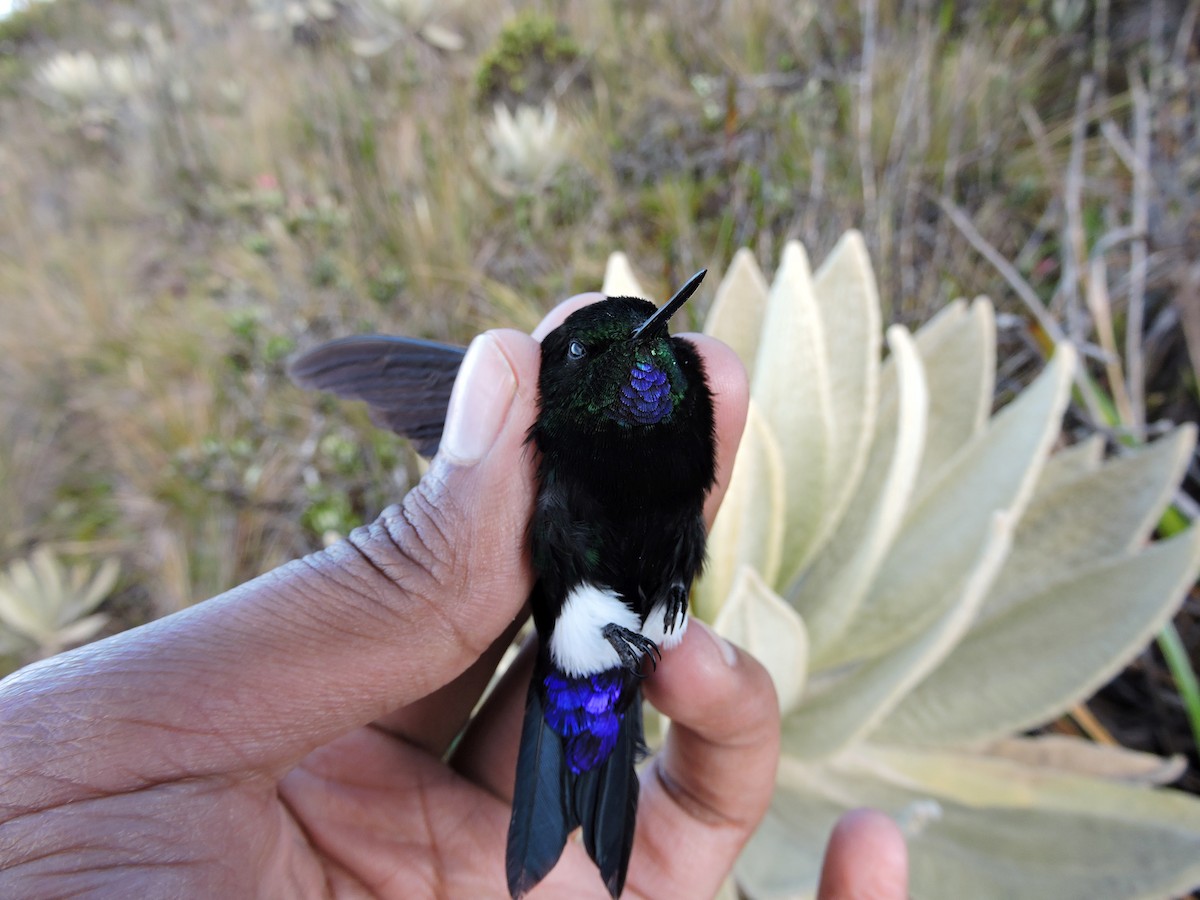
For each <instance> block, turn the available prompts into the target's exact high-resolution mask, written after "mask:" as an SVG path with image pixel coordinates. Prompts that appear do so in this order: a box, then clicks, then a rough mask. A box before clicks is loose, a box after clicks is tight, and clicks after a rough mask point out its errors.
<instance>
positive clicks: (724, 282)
mask: <svg viewBox="0 0 1200 900" xmlns="http://www.w3.org/2000/svg"><path fill="white" fill-rule="evenodd" d="M766 308H767V280H766V279H765V278H764V277H763V274H762V270H761V269H759V267H758V263H757V262H755V260H754V254H753V253H751V252H750V251H749V250H747V249H746V248H745V247H743V248H742V249H741V250H739V251H738V252H737V253H735V254H734V255H733V260H732V261H731V262H730V263H729V270H728V271H727V272H726V273H725V277H724V278H722V279H721V283H720V284H719V285H718V286H717V293H716V296H715V297H714V298H713V302H712V306H711V307H709V310H708V318H707V319H705V322H704V333H705V334H708V335H712V336H713V337H715V338H717V339H718V340H721V341H724V342H725V343H726V344H728V345H729V346H730V347H732V348H733V349H734V350H735V351H736V352H737V355H738V356H740V357H741V359H742V363H743V364H744V365H745V366H746V371H747V373H748V374H750V375H753V374H754V359H755V357H756V356H757V355H758V341H759V336H760V335H761V334H762V325H763V316H764V314H765V313H766Z"/></svg>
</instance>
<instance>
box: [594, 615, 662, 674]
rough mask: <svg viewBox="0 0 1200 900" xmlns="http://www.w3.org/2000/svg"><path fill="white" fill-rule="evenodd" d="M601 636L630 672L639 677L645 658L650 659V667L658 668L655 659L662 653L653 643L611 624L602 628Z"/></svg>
mask: <svg viewBox="0 0 1200 900" xmlns="http://www.w3.org/2000/svg"><path fill="white" fill-rule="evenodd" d="M603 634H604V639H605V640H606V641H608V642H609V643H610V644H611V645H612V648H613V649H614V650H616V651H617V656H619V657H620V658H621V665H622V666H624V667H625V668H626V669H628V670H629V671H630V672H632V673H634V674H635V675H637V676H639V677H641V674H642V660H643V659H646V658H647V657H649V659H650V665H651V666H653V667H654V668H655V669H657V668H658V662H657V659H656V657H661V656H662V653H661V652H660V651H659V649H658V644H656V643H654V641H652V640H650V639H649V638H647V637H644V636H642V635H640V634H638V633H637V632H636V631H630V630H629V629H628V628H622V627H621V626H620V625H616V624H614V623H612V622H610V623H609V624H607V625H605V626H604V631H603Z"/></svg>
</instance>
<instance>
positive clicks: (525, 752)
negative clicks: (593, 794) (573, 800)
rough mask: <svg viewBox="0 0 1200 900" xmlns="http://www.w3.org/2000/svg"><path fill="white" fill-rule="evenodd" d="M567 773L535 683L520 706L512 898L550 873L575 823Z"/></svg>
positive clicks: (512, 825)
mask: <svg viewBox="0 0 1200 900" xmlns="http://www.w3.org/2000/svg"><path fill="white" fill-rule="evenodd" d="M567 775H568V772H567V765H566V759H565V757H564V755H563V743H562V738H560V737H559V736H558V735H557V734H555V733H554V732H553V731H552V730H551V728H550V726H549V725H547V724H546V717H545V715H544V714H543V708H542V700H541V697H540V695H539V693H538V691H537V688H536V681H535V684H534V685H533V686H531V687H530V690H529V699H528V700H527V701H526V704H525V724H524V726H523V727H522V729H521V749H520V750H519V751H518V755H517V782H516V786H515V788H514V792H513V814H512V821H511V822H510V823H509V826H508V858H507V860H506V865H507V869H508V892H509V894H511V895H512V896H513V897H514V898H518V897H521V896H522V895H524V894H525V892H526V891H529V890H531V889H532V888H533V887H534V885H536V884H537V883H538V882H539V881H541V880H542V879H543V878H545V877H546V875H547V874H549V872H550V870H551V869H553V868H554V864H555V863H556V862H558V858H559V857H560V856H562V852H563V847H565V846H566V844H567V836H568V835H569V834H570V833H571V832H572V831H573V830H574V829H575V827H576V826H577V825H578V824H579V822H578V820H576V818H575V817H574V811H573V810H572V809H571V808H570V805H569V804H568V803H567V797H568V796H569V795H568V792H567V782H566V779H567Z"/></svg>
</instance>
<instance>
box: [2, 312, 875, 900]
mask: <svg viewBox="0 0 1200 900" xmlns="http://www.w3.org/2000/svg"><path fill="white" fill-rule="evenodd" d="M592 299H596V298H595V297H594V296H593V297H590V298H588V297H585V298H577V299H576V300H574V301H569V302H568V303H567V304H563V305H562V306H560V307H559V309H558V310H556V311H555V313H553V314H552V317H551V319H549V320H548V322H546V323H543V326H542V327H541V328H539V330H538V331H537V332H535V335H537V334H544V333H545V332H546V331H548V330H549V328H551V327H553V325H554V324H557V322H558V321H561V319H562V318H563V317H565V315H566V314H567V313H568V312H569V311H570V310H571V309H572V308H575V307H577V306H578V305H579V304H580V303H582V302H588V300H592ZM696 343H697V345H698V346H699V347H700V349H701V351H702V353H703V354H704V356H705V362H706V366H707V370H708V373H709V377H710V380H711V382H712V387H713V390H714V394H715V397H716V412H717V431H718V454H719V462H720V470H721V473H722V475H721V478H720V481H719V484H718V487H717V489H716V490H715V491H714V492H713V496H712V497H711V498H710V502H709V509H708V511H709V514H710V518H711V514H712V512H714V511H715V508H716V504H717V503H718V502H719V497H720V494H721V493H722V492H723V489H724V485H725V484H726V483H727V481H728V475H729V471H730V466H731V463H732V458H733V454H734V452H735V450H736V445H737V438H738V435H739V434H740V431H741V427H742V424H743V422H744V417H745V407H746V385H745V376H744V374H743V373H742V370H741V367H740V364H739V363H738V362H737V361H736V359H735V358H734V357H733V355H732V353H731V352H730V351H728V350H727V349H726V348H724V347H722V346H721V345H719V344H717V343H716V342H713V341H710V340H707V339H704V338H700V337H697V338H696ZM537 368H538V347H537V343H536V342H535V341H534V340H532V339H530V338H529V337H528V336H525V335H521V334H518V333H516V332H512V331H497V332H492V333H490V334H489V335H488V336H487V337H484V338H482V339H481V340H480V342H479V343H477V344H476V345H475V347H474V348H473V351H472V354H471V355H469V356H468V359H467V360H466V361H465V363H464V367H463V373H462V375H461V377H460V379H459V381H460V383H459V385H458V386H456V390H455V397H454V399H453V400H452V402H451V409H450V412H449V415H448V418H447V428H446V432H445V435H444V437H443V443H442V449H441V451H440V453H439V456H438V458H437V459H435V460H434V463H433V465H432V466H431V468H430V471H429V473H428V474H427V475H426V477H425V478H423V479H422V481H421V483H420V484H419V485H418V486H417V487H416V488H414V489H413V491H412V492H411V493H410V494H409V495H408V496H407V497H406V498H405V500H404V502H403V503H402V504H401V505H400V506H397V507H392V508H389V509H388V510H385V511H384V513H383V514H382V515H381V516H380V518H379V519H378V520H377V521H376V522H374V523H373V524H371V525H369V526H366V527H364V528H361V529H358V530H356V531H355V532H354V533H352V534H351V535H350V536H349V538H348V539H347V540H345V541H342V542H340V543H338V544H336V545H334V546H333V547H331V548H329V549H327V550H325V551H322V552H320V553H315V554H313V555H311V556H308V557H306V558H304V559H302V560H298V561H295V562H292V563H290V564H288V565H285V566H283V567H281V568H279V569H277V570H275V571H273V572H270V573H267V574H266V575H263V576H261V577H260V578H257V579H255V580H254V581H251V582H249V583H247V584H245V585H242V586H240V587H238V588H235V589H234V590H232V591H230V592H228V593H226V594H224V595H222V596H220V597H218V598H214V599H213V600H210V601H208V602H205V603H202V604H199V605H197V606H194V607H192V608H191V609H188V610H185V611H184V612H181V613H178V614H176V615H174V616H170V617H167V618H165V619H162V620H159V621H157V622H154V623H151V624H150V625H147V626H144V627H142V628H138V629H134V630H132V631H129V632H125V633H124V634H121V635H117V636H115V637H112V638H109V639H107V640H105V641H101V642H98V643H96V644H92V645H89V646H87V647H83V648H80V649H78V650H75V651H73V652H71V653H66V654H62V655H60V656H57V657H53V658H51V659H48V660H44V661H42V662H41V663H38V664H36V665H34V666H31V667H29V668H27V669H24V670H22V671H21V672H18V673H16V674H14V675H13V676H11V677H10V678H8V679H6V680H5V681H4V682H0V895H3V896H20V897H34V896H50V895H54V896H57V895H65V894H84V893H103V894H111V895H119V896H137V895H142V896H148V897H157V896H168V895H169V896H197V895H205V896H208V895H213V896H215V895H220V894H225V895H228V896H235V897H241V896H287V897H301V896H309V895H314V896H316V895H328V894H334V895H344V896H367V895H370V896H379V897H391V896H396V897H405V898H408V897H414V896H422V895H430V896H432V895H445V896H453V897H458V896H472V897H475V896H478V897H485V896H504V885H505V878H504V844H505V839H506V835H507V825H508V815H509V805H510V804H509V801H510V797H511V791H512V778H513V771H514V767H515V758H516V752H517V743H518V731H519V728H520V719H521V707H522V704H523V697H524V690H525V686H524V681H523V679H525V680H527V677H528V668H527V666H525V665H524V663H522V662H521V661H518V663H517V664H516V665H514V666H513V668H512V669H511V670H510V672H509V674H508V675H507V677H506V678H505V679H504V680H503V681H502V683H501V684H500V686H499V687H498V688H497V690H496V691H495V692H494V694H493V695H492V697H491V698H490V699H489V701H488V703H487V704H486V705H485V706H484V708H483V709H482V710H481V711H480V713H479V715H478V716H477V717H476V718H475V719H474V720H473V721H472V723H471V725H470V726H469V727H468V728H467V730H466V732H465V734H464V735H463V737H462V739H461V741H459V742H458V744H457V745H456V746H455V749H454V751H453V752H452V753H450V754H449V757H448V759H444V757H446V754H447V750H448V749H449V748H450V745H451V743H452V742H453V741H454V739H455V737H456V736H457V735H458V734H459V732H460V731H462V729H463V727H464V725H466V724H467V722H468V719H469V718H470V714H471V711H472V709H473V707H474V706H475V704H476V701H477V699H478V697H479V696H480V694H481V692H482V690H483V688H484V686H485V685H486V683H487V681H488V679H489V677H490V674H491V672H492V670H493V669H494V668H495V666H496V663H497V661H498V660H499V658H500V655H501V654H502V653H503V650H504V648H505V647H506V646H507V645H508V644H509V642H510V641H511V640H512V637H513V635H514V633H515V631H516V629H517V627H518V625H519V622H520V619H521V618H522V615H521V610H522V608H523V605H524V602H525V598H526V596H527V595H528V592H529V589H530V587H531V575H530V571H529V566H528V562H527V559H526V553H525V527H526V523H527V522H528V519H529V515H530V511H531V507H532V502H533V497H534V491H535V488H534V480H533V467H532V460H531V459H530V455H529V453H528V452H527V450H526V447H525V443H524V441H525V434H526V431H527V429H528V426H529V424H530V422H531V421H532V419H533V417H534V415H535V405H536V384H537ZM645 687H646V696H647V697H648V699H650V700H651V701H652V702H653V703H654V704H655V705H656V706H658V707H659V709H661V710H662V711H663V712H664V713H666V714H667V715H669V716H670V717H671V718H672V719H673V720H674V726H673V727H672V729H671V732H670V736H669V738H668V740H667V743H666V746H665V747H664V749H663V752H662V753H661V754H659V756H658V757H656V759H655V761H654V762H653V764H652V765H651V766H650V767H648V769H647V772H646V774H645V776H644V782H643V792H642V801H641V806H640V812H639V821H638V831H637V838H636V844H635V848H634V852H633V859H632V862H631V866H630V872H629V880H628V883H627V893H628V894H629V895H631V896H637V895H644V896H651V897H663V896H684V897H700V896H706V895H711V894H712V893H713V892H714V891H715V890H716V888H717V886H718V885H719V884H720V883H721V881H722V879H723V878H724V877H725V875H726V874H727V872H728V870H729V869H730V867H731V866H732V863H733V860H734V859H735V858H736V855H737V853H738V851H739V850H740V849H741V846H742V845H743V843H744V842H745V840H746V839H747V838H748V837H749V835H750V833H751V832H752V831H753V828H754V827H755V825H756V824H757V822H758V821H759V819H760V818H761V816H762V814H763V812H764V810H765V808H766V804H767V802H768V800H769V797H770V793H771V788H772V785H773V781H774V771H775V764H776V760H777V754H778V729H779V723H778V715H777V712H776V705H775V699H774V693H773V690H772V688H771V684H770V679H769V678H768V676H767V675H766V673H765V671H764V670H763V669H762V667H761V666H759V665H758V664H757V663H756V662H755V661H753V660H752V659H751V658H750V657H748V656H747V655H745V654H744V653H741V652H740V651H737V650H735V649H734V648H732V647H730V646H729V645H728V644H726V643H725V642H723V641H721V640H720V639H718V638H716V637H715V636H714V635H712V633H711V632H709V631H708V630H707V629H704V628H693V629H689V632H688V634H687V637H686V639H685V640H684V641H683V643H681V644H680V645H679V646H678V647H677V648H675V649H674V650H672V651H669V652H668V653H667V654H666V660H665V664H664V665H661V666H660V667H659V669H658V672H657V673H656V674H654V675H653V676H651V677H650V678H648V679H647V682H646V686H645ZM538 891H539V892H540V894H535V895H534V896H538V895H541V896H554V895H557V894H568V893H569V894H570V895H571V896H586V895H588V894H589V893H595V895H596V896H606V895H605V894H604V890H603V887H602V885H601V884H600V881H599V879H598V878H597V877H596V874H595V872H594V870H593V869H592V868H591V864H590V862H589V861H588V860H587V858H586V855H585V854H584V853H583V852H582V850H581V849H580V848H578V847H575V846H571V847H568V850H567V852H566V853H565V854H564V856H563V860H562V861H561V862H560V864H559V866H558V867H557V868H556V869H555V871H554V872H553V873H552V874H551V876H550V877H549V878H547V879H546V881H545V882H544V883H543V884H542V885H540V886H539V888H538ZM830 896H831V897H832V896H854V895H851V894H843V895H830Z"/></svg>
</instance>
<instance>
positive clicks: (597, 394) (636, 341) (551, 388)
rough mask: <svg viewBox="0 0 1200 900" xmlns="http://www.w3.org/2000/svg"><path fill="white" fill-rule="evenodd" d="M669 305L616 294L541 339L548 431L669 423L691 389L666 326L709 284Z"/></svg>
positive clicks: (690, 286)
mask: <svg viewBox="0 0 1200 900" xmlns="http://www.w3.org/2000/svg"><path fill="white" fill-rule="evenodd" d="M705 274H706V270H701V271H700V272H697V273H696V274H695V275H693V276H692V278H691V279H690V280H689V281H688V283H687V284H686V285H684V286H683V287H682V288H680V290H679V291H678V293H676V294H675V296H674V297H672V298H671V299H670V300H669V301H668V302H667V303H665V304H664V305H663V306H661V307H658V308H655V306H654V304H652V303H650V302H649V301H647V300H641V299H638V298H636V297H609V298H608V299H606V300H602V301H600V302H599V303H593V304H591V305H590V306H585V307H584V308H583V309H580V310H577V311H576V312H574V313H572V314H571V315H570V316H569V317H568V318H567V320H566V321H565V322H564V323H563V324H562V325H560V326H559V327H558V328H556V329H555V330H554V331H552V332H551V333H550V334H549V335H547V336H546V339H545V340H544V341H543V342H542V367H541V374H540V378H539V382H538V385H539V390H540V392H541V407H542V412H541V417H540V423H541V426H540V427H542V428H544V429H546V430H548V431H551V432H558V433H562V432H576V433H578V432H583V433H589V432H599V431H605V430H612V429H614V428H615V429H632V430H638V429H644V428H654V427H657V426H663V425H669V424H670V423H671V422H672V421H673V419H674V417H675V415H676V411H677V410H678V408H679V407H680V405H681V403H682V402H683V399H684V395H685V394H686V392H687V390H688V386H689V385H688V378H687V376H686V374H685V372H684V368H683V367H682V366H681V365H680V361H679V359H678V356H677V351H678V346H677V344H676V343H675V341H676V339H674V338H672V337H671V336H670V335H669V334H668V332H667V322H668V320H669V319H670V318H671V316H672V315H674V313H675V312H676V311H677V310H678V309H679V308H680V307H681V306H683V304H684V303H685V302H687V300H688V298H689V297H691V295H692V294H693V293H695V291H696V288H697V287H699V286H700V282H701V281H702V280H703V279H704V275H705Z"/></svg>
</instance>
